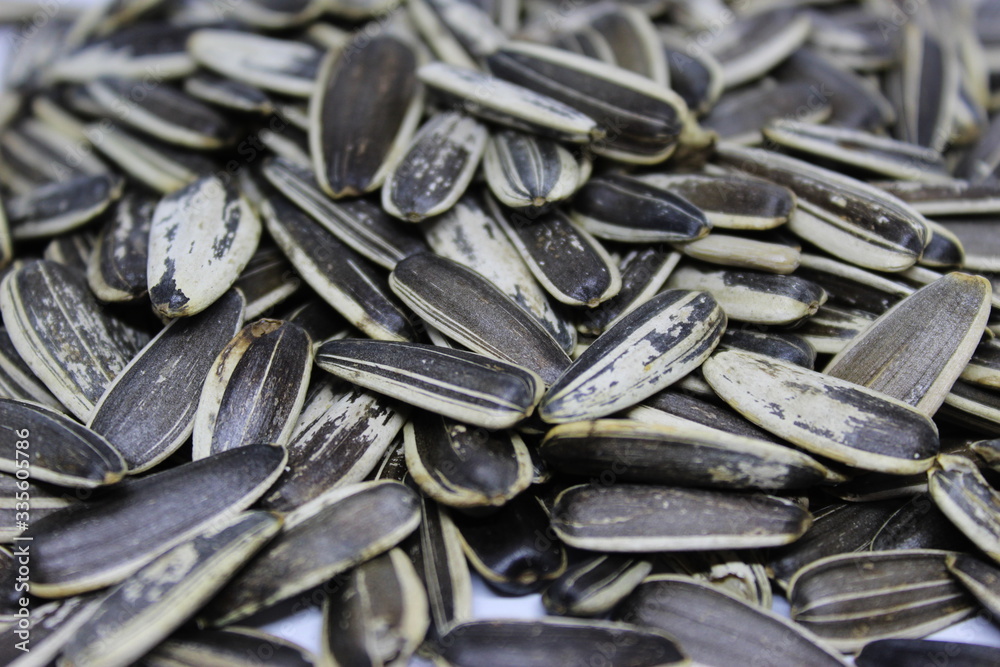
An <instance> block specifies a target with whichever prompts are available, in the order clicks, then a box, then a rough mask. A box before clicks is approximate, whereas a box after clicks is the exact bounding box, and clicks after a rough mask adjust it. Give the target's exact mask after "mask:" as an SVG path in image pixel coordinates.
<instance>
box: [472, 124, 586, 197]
mask: <svg viewBox="0 0 1000 667" xmlns="http://www.w3.org/2000/svg"><path fill="white" fill-rule="evenodd" d="M483 172H484V175H485V176H486V183H487V184H488V185H489V187H490V191H491V192H492V193H493V196H495V197H496V198H497V199H499V200H500V202H501V203H502V204H504V205H505V206H509V207H511V208H523V207H525V206H545V205H546V204H550V203H553V202H558V201H562V200H564V199H567V198H569V197H570V196H571V195H572V194H573V193H574V192H576V189H577V188H578V187H579V186H580V182H581V170H580V163H579V162H577V159H576V158H575V157H574V156H573V154H572V153H570V152H569V151H568V150H567V149H566V148H564V147H563V146H561V145H560V144H559V143H557V142H555V141H553V140H552V139H546V138H543V137H537V136H534V135H531V134H526V133H524V132H517V131H515V130H500V131H498V132H494V133H492V135H491V136H490V140H489V142H488V143H487V144H486V153H485V155H484V156H483Z"/></svg>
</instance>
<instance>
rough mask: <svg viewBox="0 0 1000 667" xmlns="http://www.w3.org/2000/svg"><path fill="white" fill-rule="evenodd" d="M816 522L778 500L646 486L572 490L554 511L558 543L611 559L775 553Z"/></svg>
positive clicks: (586, 487)
mask: <svg viewBox="0 0 1000 667" xmlns="http://www.w3.org/2000/svg"><path fill="white" fill-rule="evenodd" d="M811 522H812V519H811V517H810V516H809V513H808V512H806V511H805V510H803V509H802V508H801V507H799V506H798V505H796V504H795V503H793V502H791V501H788V500H785V499H784V498H778V497H777V496H767V495H756V496H750V495H748V494H739V493H731V492H723V491H706V490H703V489H681V488H674V487H669V486H655V485H646V484H613V485H611V486H591V485H580V486H573V487H570V488H568V489H566V490H565V491H563V492H562V493H561V494H559V497H558V498H557V499H556V502H555V507H554V508H553V509H552V528H553V530H555V533H556V535H558V536H559V539H561V540H562V541H564V542H565V543H566V544H568V545H570V546H573V547H577V548H579V549H588V550H592V551H610V552H653V551H692V550H700V549H752V548H757V547H765V546H772V547H773V546H779V545H782V544H788V543H789V542H793V541H795V540H796V539H798V538H799V537H801V536H802V534H803V533H805V531H806V530H807V529H808V528H809V525H810V523H811Z"/></svg>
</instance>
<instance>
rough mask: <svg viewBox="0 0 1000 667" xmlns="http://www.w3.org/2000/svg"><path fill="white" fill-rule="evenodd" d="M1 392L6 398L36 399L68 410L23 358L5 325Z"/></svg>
mask: <svg viewBox="0 0 1000 667" xmlns="http://www.w3.org/2000/svg"><path fill="white" fill-rule="evenodd" d="M0 394H2V396H3V397H4V398H14V399H18V400H21V401H34V402H36V403H40V404H41V405H44V406H46V407H48V408H51V409H53V410H58V411H59V412H65V411H66V408H65V406H63V404H62V403H60V402H59V401H58V400H56V397H55V396H53V395H52V393H51V392H50V391H49V390H48V389H46V388H45V385H44V384H42V383H41V382H40V381H39V380H38V378H37V377H36V376H35V374H34V373H33V372H32V370H31V369H30V368H29V367H28V365H27V364H26V363H24V360H23V359H21V355H20V354H18V353H17V350H15V349H14V344H13V343H11V340H10V336H9V335H7V329H6V328H4V327H0Z"/></svg>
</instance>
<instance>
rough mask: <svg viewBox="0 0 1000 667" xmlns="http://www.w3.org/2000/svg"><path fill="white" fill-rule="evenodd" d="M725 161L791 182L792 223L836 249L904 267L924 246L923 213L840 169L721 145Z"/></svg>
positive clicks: (882, 265) (869, 263)
mask: <svg viewBox="0 0 1000 667" xmlns="http://www.w3.org/2000/svg"><path fill="white" fill-rule="evenodd" d="M718 155H719V158H720V159H721V160H722V162H723V163H724V164H727V165H729V166H733V167H736V168H738V169H742V170H745V171H747V172H749V173H751V174H757V175H760V176H764V177H766V178H768V179H769V180H772V181H774V182H776V183H778V184H780V185H784V186H786V187H789V188H791V189H792V190H793V191H794V192H795V194H796V195H797V196H798V208H797V209H796V211H795V214H794V215H793V216H792V218H791V220H790V221H789V223H788V225H789V229H790V230H791V231H792V232H793V233H795V234H796V235H798V236H800V237H802V238H803V239H804V240H806V241H810V242H814V243H818V244H819V245H820V246H821V247H822V248H823V249H825V250H826V251H827V252H829V253H830V254H832V255H835V256H837V257H840V258H842V259H845V260H847V261H849V262H851V263H852V264H857V265H859V266H863V267H865V268H869V269H876V270H880V271H902V270H904V269H907V268H909V267H910V266H912V265H913V264H914V263H915V262H916V261H917V258H918V257H920V253H921V252H922V251H923V248H924V245H925V244H926V239H927V234H928V232H927V227H926V225H925V224H924V220H923V216H921V215H920V214H919V213H917V212H916V211H914V210H913V209H911V208H910V207H909V206H907V205H906V204H905V203H903V202H902V201H900V200H899V199H896V198H895V197H893V196H892V195H889V194H888V193H886V192H884V191H882V190H879V189H878V188H874V187H872V186H870V185H867V184H865V183H862V182H861V181H857V180H855V179H853V178H850V177H847V176H842V175H840V174H837V173H836V172H833V171H829V170H827V169H823V168H820V167H816V166H813V165H811V164H809V163H807V162H803V161H801V160H796V159H794V158H790V157H786V156H783V155H778V154H777V153H770V152H767V151H761V150H758V149H748V148H738V147H736V146H720V147H719V149H718Z"/></svg>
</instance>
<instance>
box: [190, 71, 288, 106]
mask: <svg viewBox="0 0 1000 667" xmlns="http://www.w3.org/2000/svg"><path fill="white" fill-rule="evenodd" d="M184 92H185V93H187V94H188V95H190V96H191V97H193V98H195V99H196V100H200V101H202V102H206V103H208V104H211V105H212V106H215V107H219V108H221V109H224V110H229V111H239V112H242V113H254V114H261V115H263V116H267V115H270V114H271V113H272V112H274V102H273V101H272V100H271V98H270V97H269V96H268V94H267V93H265V92H264V91H262V90H261V89H260V88H258V87H256V86H252V85H250V84H248V83H242V82H240V81H234V80H233V79H227V78H225V77H222V76H219V75H217V74H212V73H209V72H198V73H196V74H193V75H192V76H189V77H187V78H186V79H184Z"/></svg>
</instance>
